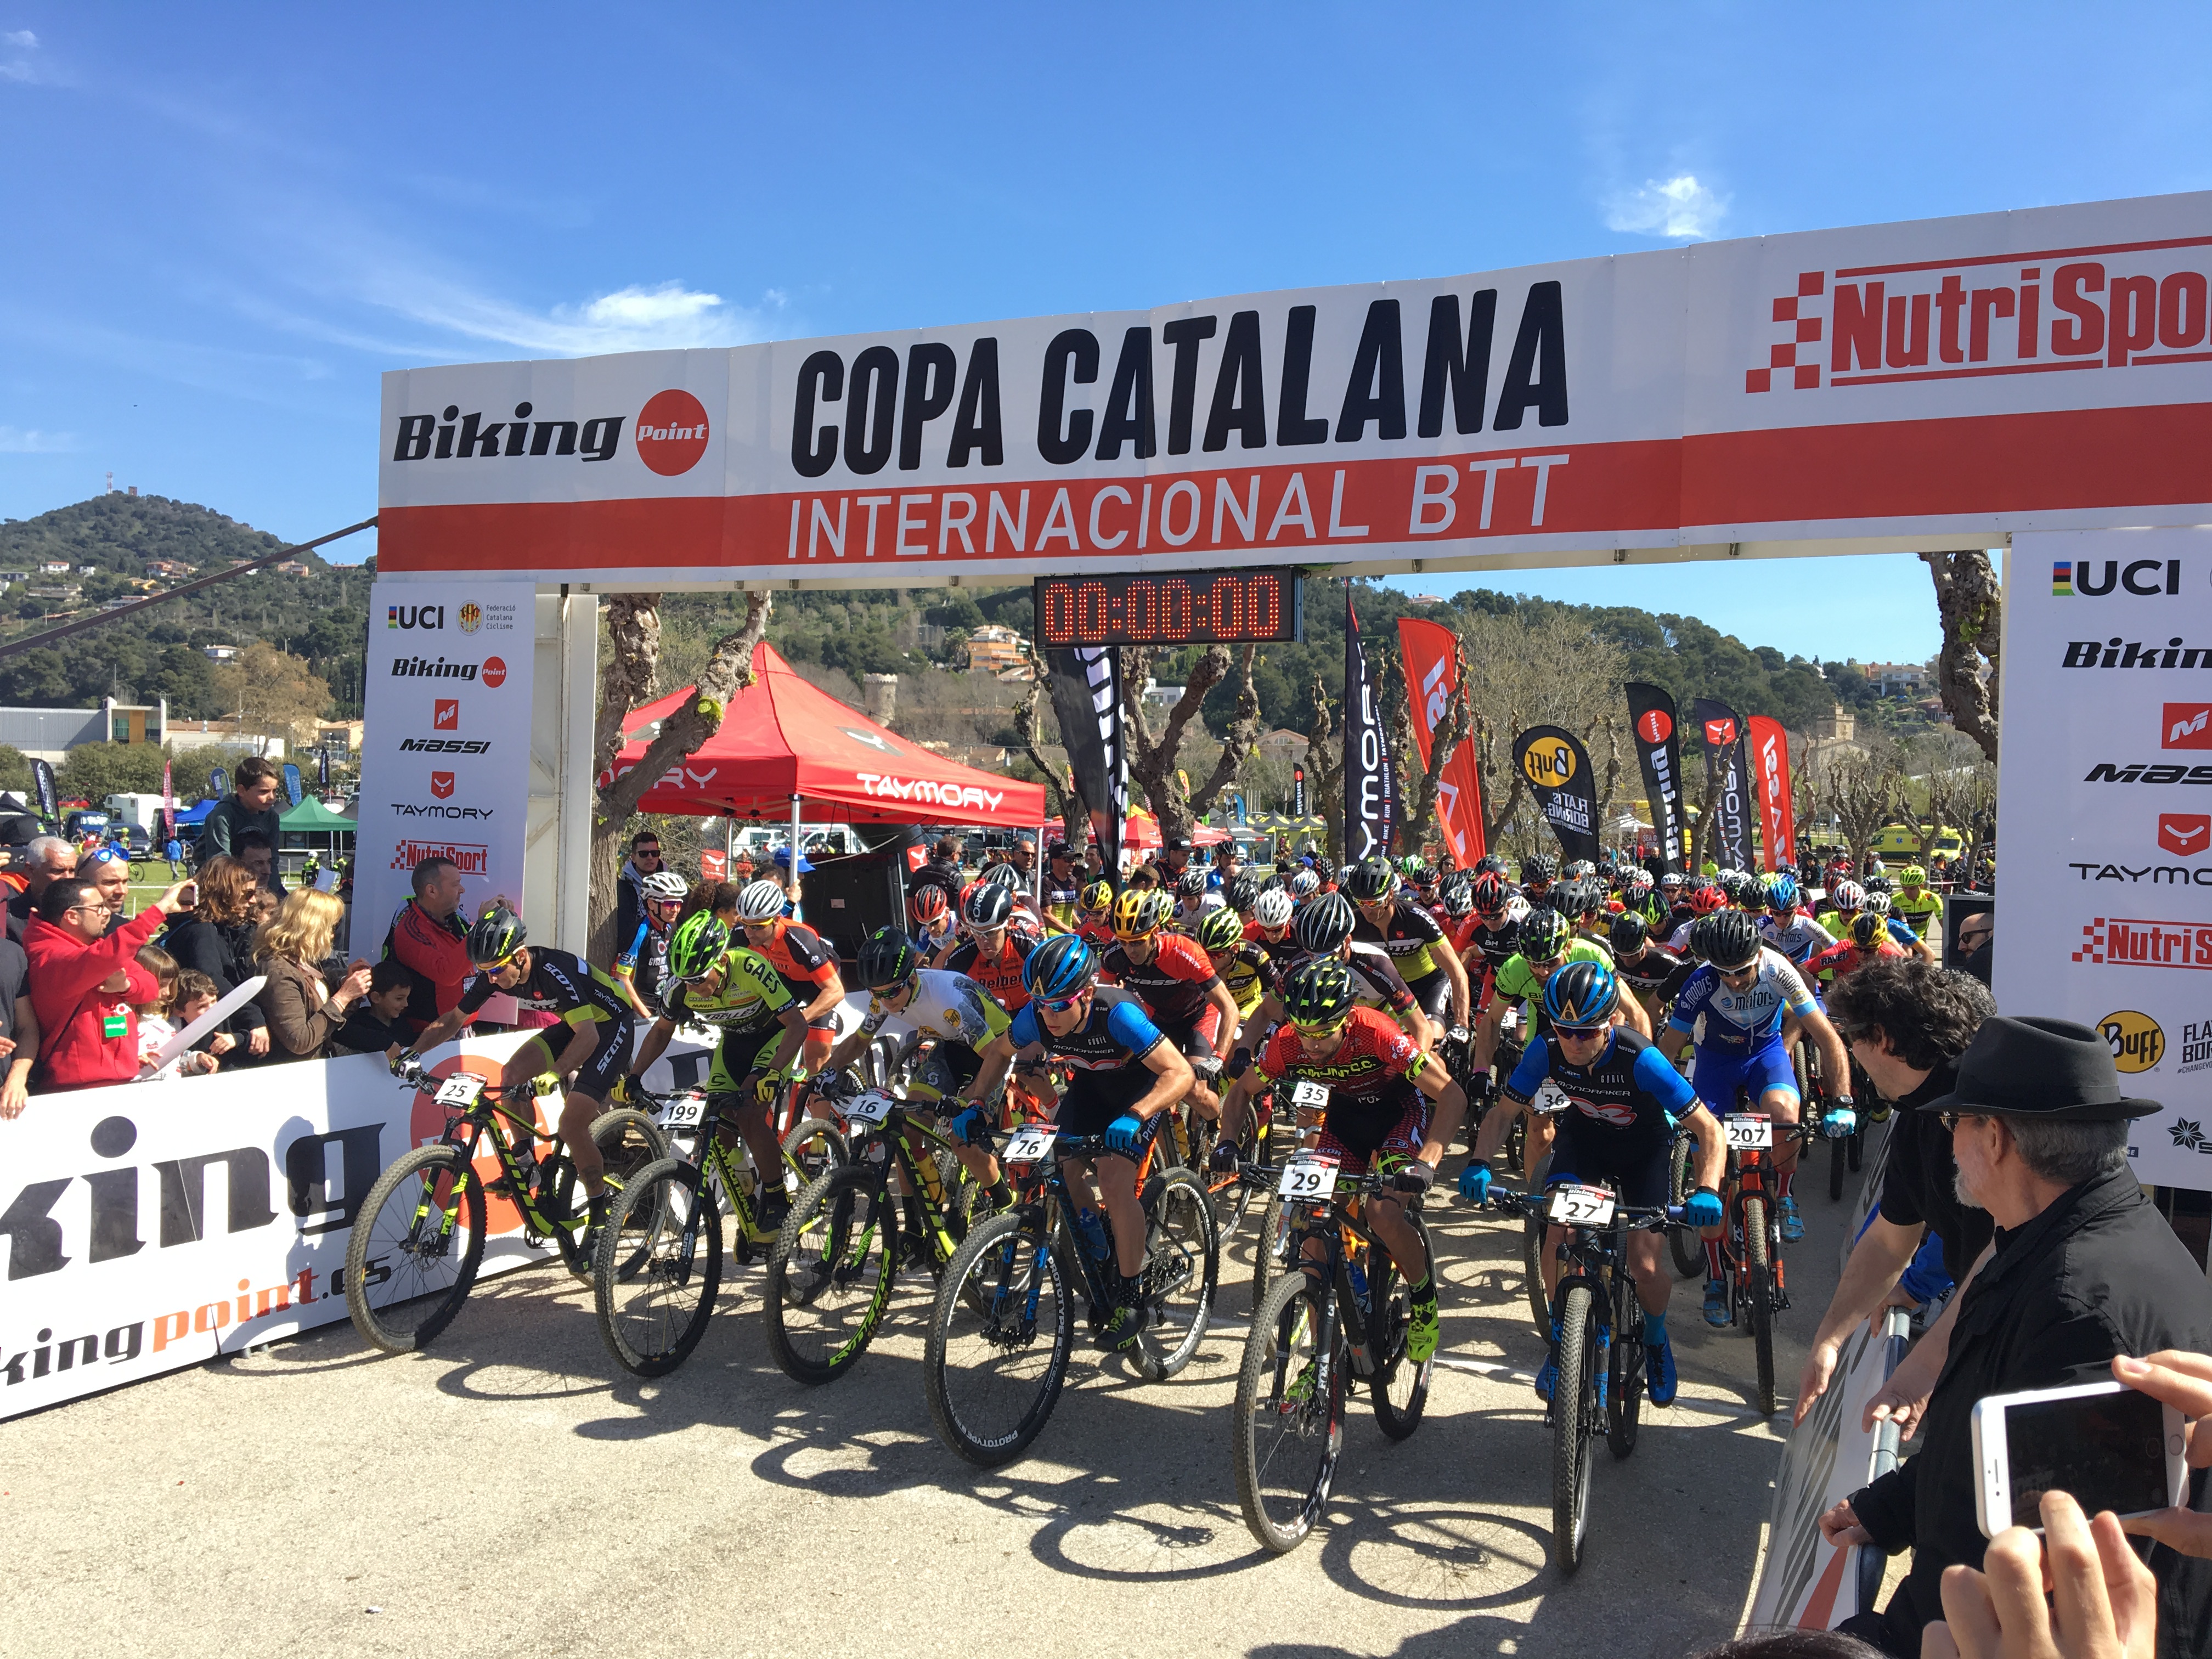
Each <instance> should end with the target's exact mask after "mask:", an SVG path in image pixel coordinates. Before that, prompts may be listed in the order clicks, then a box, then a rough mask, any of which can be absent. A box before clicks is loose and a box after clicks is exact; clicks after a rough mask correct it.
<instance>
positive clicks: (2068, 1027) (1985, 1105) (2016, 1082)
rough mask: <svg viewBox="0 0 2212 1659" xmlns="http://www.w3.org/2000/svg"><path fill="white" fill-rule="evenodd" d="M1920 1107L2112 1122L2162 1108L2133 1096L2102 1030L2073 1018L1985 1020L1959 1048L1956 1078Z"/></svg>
mask: <svg viewBox="0 0 2212 1659" xmlns="http://www.w3.org/2000/svg"><path fill="white" fill-rule="evenodd" d="M1920 1109H1921V1110H1922V1111H1923V1112H2002V1113H2008V1114H2011V1115H2016V1116H2020V1117H2045V1118H2056V1119H2062V1120H2064V1121H2070V1122H2075V1123H2109V1122H2116V1121H2119V1120H2121V1119H2123V1118H2131V1117H2148V1116H2149V1115H2151V1114H2152V1113H2153V1112H2158V1111H2163V1110H2165V1107H2164V1105H2163V1104H2162V1103H2160V1102H2158V1101H2155V1100H2130V1099H2129V1098H2127V1097H2124V1096H2123V1095H2122V1094H2121V1092H2120V1074H2119V1071H2118V1068H2117V1067H2116V1066H2113V1064H2112V1048H2111V1045H2110V1044H2108V1043H2107V1042H2106V1041H2105V1039H2104V1037H2103V1036H2102V1035H2101V1034H2100V1033H2099V1032H2097V1031H2095V1030H2092V1029H2091V1028H2090V1027H2088V1026H2087V1025H2076V1024H2075V1023H2074V1022H2073V1021H2072V1020H2070V1019H2037V1018H2027V1019H2007V1018H2004V1017H2003V1016H2002V1015H2001V1014H2000V1015H1995V1016H1992V1017H1991V1018H1988V1019H1985V1020H1984V1021H1983V1022H1982V1029H1981V1030H1978V1031H1977V1032H1975V1033H1974V1040H1973V1041H1972V1042H1970V1043H1968V1044H1967V1045H1966V1053H1965V1054H1961V1055H1960V1056H1959V1081H1958V1085H1957V1086H1956V1087H1955V1088H1954V1089H1953V1090H1952V1091H1951V1092H1950V1093H1949V1094H1948V1095H1945V1096H1943V1097H1941V1098H1940V1099H1936V1100H1930V1101H1927V1102H1925V1103H1923V1104H1922V1106H1921V1108H1920Z"/></svg>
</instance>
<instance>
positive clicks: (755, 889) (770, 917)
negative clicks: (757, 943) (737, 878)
mask: <svg viewBox="0 0 2212 1659" xmlns="http://www.w3.org/2000/svg"><path fill="white" fill-rule="evenodd" d="M783 905H784V898H783V889H782V888H781V887H779V886H777V885H776V884H775V883H774V882H772V881H767V880H762V881H749V882H747V883H746V884H744V886H743V887H741V888H739V889H738V921H775V919H776V918H777V917H778V916H780V915H782V914H783Z"/></svg>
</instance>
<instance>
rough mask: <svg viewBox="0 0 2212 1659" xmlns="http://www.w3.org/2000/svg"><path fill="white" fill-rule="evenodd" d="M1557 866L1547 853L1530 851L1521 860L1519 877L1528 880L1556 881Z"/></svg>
mask: <svg viewBox="0 0 2212 1659" xmlns="http://www.w3.org/2000/svg"><path fill="white" fill-rule="evenodd" d="M1521 879H1522V881H1524V882H1528V881H1557V880H1558V879H1559V866H1558V865H1556V864H1554V863H1553V862H1552V856H1551V854H1548V853H1531V854H1528V857H1527V858H1525V859H1522V860H1521Z"/></svg>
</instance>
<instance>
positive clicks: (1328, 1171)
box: [1275, 1158, 1336, 1200]
mask: <svg viewBox="0 0 2212 1659" xmlns="http://www.w3.org/2000/svg"><path fill="white" fill-rule="evenodd" d="M1275 1190H1276V1191H1277V1192H1278V1193H1279V1194H1282V1195H1283V1196H1284V1197H1285V1198H1296V1199H1304V1200H1319V1199H1324V1198H1327V1197H1328V1195H1329V1194H1332V1193H1334V1191H1335V1190H1336V1165H1335V1164H1334V1163H1333V1162H1331V1161H1330V1160H1328V1159H1327V1158H1292V1159H1291V1161H1290V1162H1289V1163H1288V1164H1285V1165H1284V1166H1283V1179H1282V1181H1281V1182H1280V1183H1279V1185H1278V1186H1277V1187H1276V1188H1275Z"/></svg>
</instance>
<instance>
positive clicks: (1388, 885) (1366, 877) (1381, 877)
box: [1344, 858, 1398, 904]
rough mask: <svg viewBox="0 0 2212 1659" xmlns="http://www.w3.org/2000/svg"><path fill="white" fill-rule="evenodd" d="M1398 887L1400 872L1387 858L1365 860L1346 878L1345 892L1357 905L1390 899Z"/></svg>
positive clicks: (1353, 868)
mask: <svg viewBox="0 0 2212 1659" xmlns="http://www.w3.org/2000/svg"><path fill="white" fill-rule="evenodd" d="M1397 885H1398V872H1396V871H1395V870H1394V869H1392V868H1391V867H1390V860H1388V859H1385V858H1373V859H1363V860H1360V861H1359V863H1358V864H1357V865H1355V866H1353V867H1352V873H1351V874H1350V875H1349V876H1347V877H1346V878H1345V882H1344V890H1345V892H1346V895H1348V896H1350V897H1351V899H1352V902H1354V903H1357V904H1372V903H1374V902H1375V901H1376V900H1377V899H1386V898H1389V896H1390V895H1391V893H1392V892H1393V891H1394V890H1395V889H1396V887H1397Z"/></svg>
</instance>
